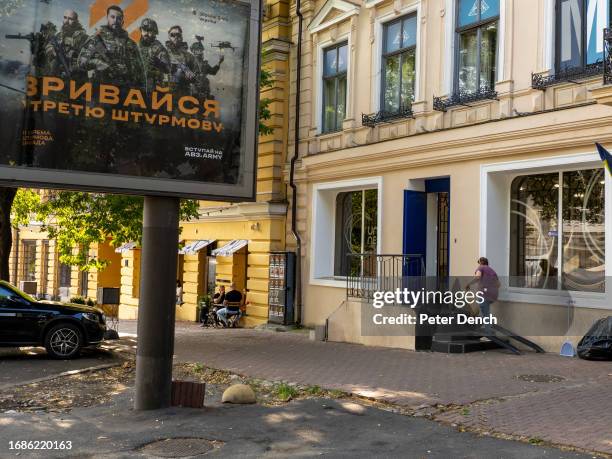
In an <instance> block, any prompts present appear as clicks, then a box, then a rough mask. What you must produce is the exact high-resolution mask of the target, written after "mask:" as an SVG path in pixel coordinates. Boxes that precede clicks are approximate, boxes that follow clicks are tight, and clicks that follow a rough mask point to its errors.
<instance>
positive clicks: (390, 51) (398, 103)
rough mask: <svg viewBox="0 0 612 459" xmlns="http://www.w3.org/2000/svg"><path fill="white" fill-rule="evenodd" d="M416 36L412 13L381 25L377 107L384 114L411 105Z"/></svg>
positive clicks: (414, 20) (415, 21) (414, 16)
mask: <svg viewBox="0 0 612 459" xmlns="http://www.w3.org/2000/svg"><path fill="white" fill-rule="evenodd" d="M416 34H417V16H416V13H414V14H410V15H408V16H404V17H401V18H399V19H395V20H393V21H391V22H388V23H386V24H384V25H383V54H382V104H381V106H382V107H383V110H384V111H385V112H389V113H399V112H402V111H404V110H407V109H409V108H410V106H411V105H412V102H414V85H415V77H416V73H415V67H416V45H417V37H416Z"/></svg>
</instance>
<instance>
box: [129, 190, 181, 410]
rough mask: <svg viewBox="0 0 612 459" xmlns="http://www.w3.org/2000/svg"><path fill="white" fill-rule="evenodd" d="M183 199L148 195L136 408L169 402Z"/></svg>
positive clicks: (139, 316)
mask: <svg viewBox="0 0 612 459" xmlns="http://www.w3.org/2000/svg"><path fill="white" fill-rule="evenodd" d="M179 204H180V200H179V198H165V197H146V198H145V201H144V217H143V232H142V257H141V264H140V273H141V278H140V302H139V304H138V350H137V352H136V397H135V399H134V408H135V409H136V410H155V409H160V408H167V407H169V406H170V401H171V400H170V397H171V391H172V355H173V352H174V319H175V312H176V311H175V306H176V269H177V253H178V237H179Z"/></svg>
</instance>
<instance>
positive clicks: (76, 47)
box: [46, 23, 88, 78]
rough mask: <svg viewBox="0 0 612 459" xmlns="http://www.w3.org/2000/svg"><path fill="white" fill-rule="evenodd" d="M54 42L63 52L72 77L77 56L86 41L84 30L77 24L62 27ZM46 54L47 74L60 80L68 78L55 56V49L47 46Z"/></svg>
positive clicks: (49, 44)
mask: <svg viewBox="0 0 612 459" xmlns="http://www.w3.org/2000/svg"><path fill="white" fill-rule="evenodd" d="M55 40H56V43H57V44H58V45H59V46H60V47H61V49H62V50H63V52H64V56H65V57H66V62H67V64H68V70H69V72H70V74H71V75H73V73H74V72H75V71H76V70H77V67H78V58H79V54H80V52H81V50H82V49H83V46H84V45H85V43H86V42H87V40H88V36H87V33H85V29H83V26H81V24H78V23H77V24H76V25H75V26H74V27H62V30H61V31H60V32H59V33H58V34H57V35H56V36H55ZM46 52H47V56H48V59H49V72H48V73H49V74H52V75H57V76H59V77H62V78H66V77H68V75H67V73H68V72H67V71H66V69H65V68H64V66H63V65H62V62H61V60H60V58H59V57H58V56H57V52H56V49H55V47H54V46H53V45H52V44H51V43H48V44H47V47H46Z"/></svg>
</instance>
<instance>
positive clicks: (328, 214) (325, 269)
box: [310, 176, 383, 288]
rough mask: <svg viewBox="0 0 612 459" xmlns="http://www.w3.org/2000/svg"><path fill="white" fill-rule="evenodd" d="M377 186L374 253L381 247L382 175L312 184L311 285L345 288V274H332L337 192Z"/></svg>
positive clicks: (334, 252) (379, 250) (375, 187)
mask: <svg viewBox="0 0 612 459" xmlns="http://www.w3.org/2000/svg"><path fill="white" fill-rule="evenodd" d="M363 189H376V190H377V191H378V199H377V206H378V209H377V214H378V215H377V222H376V224H377V229H376V252H377V253H381V249H382V237H381V236H382V234H383V233H382V221H383V215H382V204H383V178H382V177H380V176H378V177H368V178H363V179H355V180H342V181H336V182H326V183H317V184H314V185H313V187H312V201H313V202H312V204H313V205H312V217H311V222H312V224H311V227H310V238H311V241H312V243H311V247H310V284H311V285H320V286H326V287H338V288H346V277H344V276H334V257H335V254H336V205H337V202H336V201H337V200H336V198H337V196H338V194H339V193H343V192H347V191H360V190H363Z"/></svg>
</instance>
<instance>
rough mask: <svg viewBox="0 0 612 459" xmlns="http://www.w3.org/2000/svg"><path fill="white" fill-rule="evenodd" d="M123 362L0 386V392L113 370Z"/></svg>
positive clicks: (123, 361)
mask: <svg viewBox="0 0 612 459" xmlns="http://www.w3.org/2000/svg"><path fill="white" fill-rule="evenodd" d="M125 361H126V359H123V358H122V359H121V361H120V362H114V363H106V364H104V365H96V366H94V367H87V368H81V369H79V370H70V371H64V372H62V373H58V374H55V375H49V376H43V377H42V378H36V379H30V380H28V381H20V382H17V383H12V384H5V385H3V386H0V392H1V391H4V390H6V389H10V388H13V387H19V386H27V385H29V384H36V383H40V382H45V381H49V380H51V379H57V378H63V377H65V376H72V375H78V374H81V373H88V372H93V371H100V370H106V369H107V368H113V367H118V366H121V365H123V364H124V363H125Z"/></svg>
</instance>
